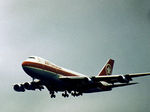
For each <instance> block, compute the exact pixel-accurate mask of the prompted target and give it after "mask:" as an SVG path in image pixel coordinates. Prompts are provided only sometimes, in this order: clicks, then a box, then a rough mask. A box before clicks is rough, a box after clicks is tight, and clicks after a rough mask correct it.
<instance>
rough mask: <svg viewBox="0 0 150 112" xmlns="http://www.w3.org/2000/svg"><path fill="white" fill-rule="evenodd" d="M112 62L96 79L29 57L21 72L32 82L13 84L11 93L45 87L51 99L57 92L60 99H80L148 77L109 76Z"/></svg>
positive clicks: (137, 75) (133, 75)
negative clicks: (60, 93)
mask: <svg viewBox="0 0 150 112" xmlns="http://www.w3.org/2000/svg"><path fill="white" fill-rule="evenodd" d="M113 64H114V60H112V59H109V60H108V62H107V63H106V64H105V66H104V67H103V68H102V70H101V71H100V72H99V74H98V75H97V76H92V77H88V76H86V75H83V74H80V73H77V72H74V71H71V70H68V69H65V68H62V67H59V66H56V65H55V64H52V63H50V62H48V61H47V60H45V59H42V58H40V57H36V56H31V57H29V58H28V59H27V60H25V61H24V62H23V63H22V67H23V70H24V71H25V72H26V73H27V74H28V75H29V76H30V77H32V79H33V80H32V82H30V83H28V82H25V83H23V84H20V85H18V84H15V85H14V90H15V91H17V92H24V91H25V90H37V89H38V90H40V91H41V90H42V89H44V87H46V88H47V89H48V91H49V94H50V96H51V98H55V97H56V95H55V94H56V93H57V92H62V96H63V97H69V95H72V96H73V97H77V96H81V95H83V93H95V92H103V91H111V90H112V88H115V87H123V86H128V85H133V84H137V83H130V81H132V78H134V77H139V76H147V75H150V73H136V74H125V75H111V74H112V70H113Z"/></svg>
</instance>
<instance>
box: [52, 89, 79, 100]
mask: <svg viewBox="0 0 150 112" xmlns="http://www.w3.org/2000/svg"><path fill="white" fill-rule="evenodd" d="M49 94H50V97H51V98H56V95H55V91H50V92H49ZM69 94H71V95H72V96H73V97H77V96H80V95H81V96H82V92H79V91H72V92H71V91H70V92H68V91H67V90H66V91H64V93H62V96H63V97H64V98H68V97H69Z"/></svg>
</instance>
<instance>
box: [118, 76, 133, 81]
mask: <svg viewBox="0 0 150 112" xmlns="http://www.w3.org/2000/svg"><path fill="white" fill-rule="evenodd" d="M118 81H119V82H121V83H129V81H132V78H131V77H130V76H129V75H121V76H119V78H118Z"/></svg>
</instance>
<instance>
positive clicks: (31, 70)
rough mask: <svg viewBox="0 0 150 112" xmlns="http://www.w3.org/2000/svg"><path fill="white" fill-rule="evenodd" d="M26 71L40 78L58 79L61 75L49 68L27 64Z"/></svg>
mask: <svg viewBox="0 0 150 112" xmlns="http://www.w3.org/2000/svg"><path fill="white" fill-rule="evenodd" d="M23 69H24V71H25V72H26V73H27V74H28V75H29V76H31V77H33V78H37V79H40V80H58V77H59V75H57V74H56V73H54V72H50V71H47V70H43V69H39V68H35V67H29V66H25V67H23Z"/></svg>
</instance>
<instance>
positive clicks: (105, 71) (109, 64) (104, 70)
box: [98, 59, 114, 76]
mask: <svg viewBox="0 0 150 112" xmlns="http://www.w3.org/2000/svg"><path fill="white" fill-rule="evenodd" d="M113 66H114V60H112V59H109V60H108V61H107V63H106V64H105V66H104V67H103V68H102V70H101V71H100V72H99V74H98V76H104V75H111V74H112V71H113Z"/></svg>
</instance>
